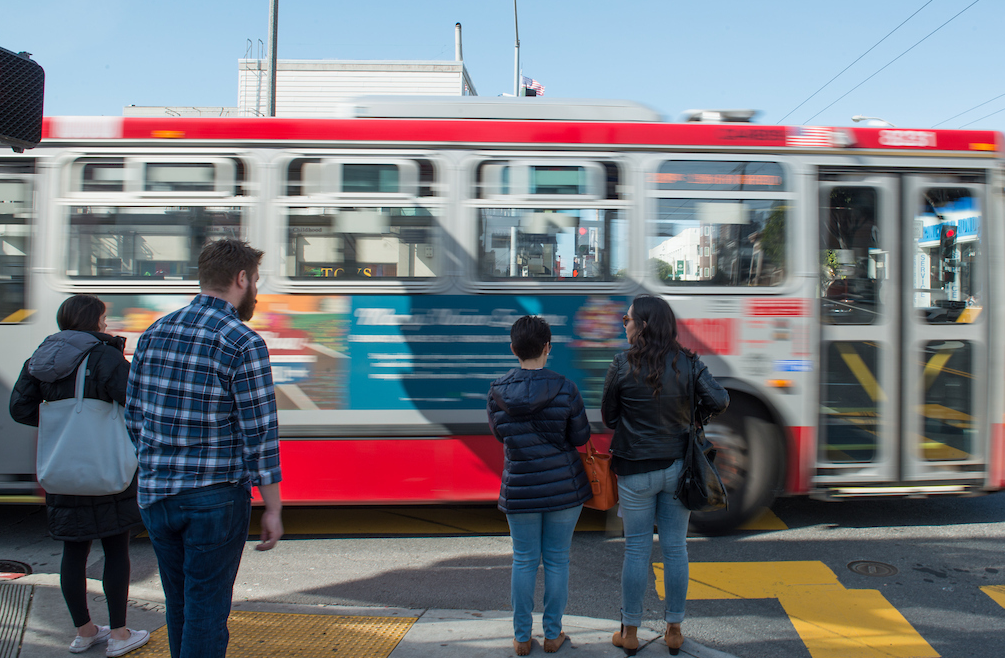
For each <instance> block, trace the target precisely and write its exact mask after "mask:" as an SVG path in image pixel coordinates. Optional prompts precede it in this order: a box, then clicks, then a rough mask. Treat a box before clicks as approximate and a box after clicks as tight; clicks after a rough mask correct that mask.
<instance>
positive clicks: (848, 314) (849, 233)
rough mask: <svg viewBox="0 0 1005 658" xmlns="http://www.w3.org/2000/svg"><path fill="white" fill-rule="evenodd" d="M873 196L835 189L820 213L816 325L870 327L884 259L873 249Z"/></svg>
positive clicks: (876, 232)
mask: <svg viewBox="0 0 1005 658" xmlns="http://www.w3.org/2000/svg"><path fill="white" fill-rule="evenodd" d="M877 203H878V201H877V195H876V189H875V188H872V187H835V188H833V189H831V190H830V194H829V195H828V198H827V199H826V201H825V205H824V207H823V208H821V209H820V289H821V290H820V299H821V314H820V320H821V322H823V323H825V324H874V323H876V322H877V321H878V317H879V314H880V313H881V312H882V309H880V308H879V299H880V294H879V293H880V286H881V285H882V282H883V280H884V279H885V278H886V254H885V252H883V251H882V250H881V249H880V246H879V244H878V239H879V225H878V224H877V211H876V207H877Z"/></svg>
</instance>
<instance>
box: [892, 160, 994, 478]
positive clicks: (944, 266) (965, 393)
mask: <svg viewBox="0 0 1005 658" xmlns="http://www.w3.org/2000/svg"><path fill="white" fill-rule="evenodd" d="M980 177H981V173H980V172H978V173H977V174H976V175H975V174H960V175H937V176H936V175H920V174H919V175H913V174H912V175H906V176H904V179H903V185H904V195H903V198H904V210H903V218H904V226H903V231H902V235H904V236H905V244H904V246H903V249H904V250H903V254H904V259H905V264H904V268H903V271H904V275H903V276H904V277H905V281H904V286H903V288H904V296H903V299H902V300H901V304H902V310H903V314H904V326H903V342H902V345H903V350H904V360H903V364H902V370H901V377H902V381H903V382H904V387H903V392H902V399H903V405H904V413H903V431H902V437H901V441H902V450H903V456H902V465H903V473H902V477H901V479H902V480H903V481H904V482H905V483H915V484H922V483H927V484H928V485H929V487H928V489H927V490H928V491H932V492H937V491H940V490H941V491H945V492H947V493H953V492H956V491H959V490H961V488H963V487H975V486H976V487H979V486H980V485H981V484H982V483H983V481H984V476H985V468H986V464H987V455H986V444H987V442H986V441H982V440H981V439H980V437H986V436H988V434H989V432H990V426H989V424H988V421H987V391H988V349H987V327H988V322H987V319H988V318H987V315H986V314H984V313H982V311H983V309H984V305H985V304H986V303H987V274H986V272H987V267H986V263H985V258H986V256H985V252H986V248H985V246H984V245H983V244H982V236H983V233H984V231H983V229H982V222H981V218H982V213H983V212H984V209H985V208H986V199H985V195H984V190H985V186H984V185H983V184H982V182H979V179H980Z"/></svg>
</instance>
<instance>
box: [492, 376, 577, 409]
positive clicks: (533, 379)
mask: <svg viewBox="0 0 1005 658" xmlns="http://www.w3.org/2000/svg"><path fill="white" fill-rule="evenodd" d="M563 384H565V377H563V376H562V375H560V374H558V373H557V372H554V371H551V370H548V369H547V368H541V369H540V370H524V369H522V368H514V369H513V370H510V371H509V372H508V373H506V374H505V375H503V376H502V377H501V378H500V379H498V380H496V381H495V382H494V383H493V385H492V389H491V395H492V399H493V400H495V402H496V404H498V405H499V407H500V408H501V409H502V410H503V411H505V412H506V413H507V414H509V415H510V416H511V417H512V418H519V417H522V416H528V415H530V414H536V413H539V412H540V411H541V410H542V409H544V408H545V407H547V406H548V405H549V404H551V401H552V400H554V399H555V398H556V397H557V396H558V394H559V393H561V392H562V386H563Z"/></svg>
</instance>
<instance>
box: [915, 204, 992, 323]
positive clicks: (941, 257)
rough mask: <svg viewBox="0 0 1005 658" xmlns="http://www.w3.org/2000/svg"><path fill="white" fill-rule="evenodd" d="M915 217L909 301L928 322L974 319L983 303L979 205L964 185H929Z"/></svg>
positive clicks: (967, 320) (956, 321)
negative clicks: (911, 297)
mask: <svg viewBox="0 0 1005 658" xmlns="http://www.w3.org/2000/svg"><path fill="white" fill-rule="evenodd" d="M917 213H918V214H917V215H915V218H914V228H915V230H914V235H915V252H914V267H913V271H914V274H913V277H914V306H915V308H917V309H918V310H919V312H920V315H921V317H922V318H923V319H924V321H925V322H927V323H929V324H943V323H947V324H948V323H959V324H966V323H970V322H974V321H975V320H976V319H977V317H978V316H979V315H980V311H981V309H982V307H983V300H982V297H983V294H982V292H983V291H982V289H981V283H980V282H981V279H980V267H981V260H982V258H983V256H982V254H981V208H980V202H979V200H978V199H977V198H976V197H974V196H972V194H971V192H970V190H968V189H965V188H951V187H947V188H929V189H927V190H924V192H923V193H922V195H921V199H920V202H919V207H918V210H917Z"/></svg>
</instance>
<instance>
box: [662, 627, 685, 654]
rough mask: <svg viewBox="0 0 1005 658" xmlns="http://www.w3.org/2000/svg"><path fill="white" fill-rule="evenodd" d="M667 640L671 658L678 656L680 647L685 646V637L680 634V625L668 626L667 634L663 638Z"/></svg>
mask: <svg viewBox="0 0 1005 658" xmlns="http://www.w3.org/2000/svg"><path fill="white" fill-rule="evenodd" d="M663 639H664V640H666V643H667V649H669V650H670V655H671V656H676V655H677V654H679V653H680V647H681V645H682V644H684V636H683V635H681V632H680V624H667V633H666V635H665V636H664V638H663Z"/></svg>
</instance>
